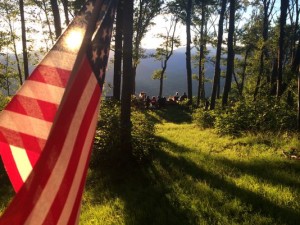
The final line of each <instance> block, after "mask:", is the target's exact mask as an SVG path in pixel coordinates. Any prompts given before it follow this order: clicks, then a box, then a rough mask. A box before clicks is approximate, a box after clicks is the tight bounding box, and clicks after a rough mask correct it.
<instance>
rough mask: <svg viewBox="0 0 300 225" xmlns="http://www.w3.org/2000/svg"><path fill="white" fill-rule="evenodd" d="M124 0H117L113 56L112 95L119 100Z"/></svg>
mask: <svg viewBox="0 0 300 225" xmlns="http://www.w3.org/2000/svg"><path fill="white" fill-rule="evenodd" d="M123 5H124V1H122V0H121V1H119V3H118V9H117V19H116V35H115V56H114V59H115V60H114V80H113V84H114V87H113V97H114V99H116V100H120V95H121V74H122V46H123V28H122V27H123V7H124V6H123Z"/></svg>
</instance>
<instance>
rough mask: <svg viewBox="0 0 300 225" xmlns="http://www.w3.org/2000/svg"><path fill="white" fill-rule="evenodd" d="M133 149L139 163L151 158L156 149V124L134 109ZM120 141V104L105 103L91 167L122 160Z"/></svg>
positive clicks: (102, 108)
mask: <svg viewBox="0 0 300 225" xmlns="http://www.w3.org/2000/svg"><path fill="white" fill-rule="evenodd" d="M131 121H132V133H131V134H132V147H133V156H134V159H135V160H136V161H137V162H144V161H147V160H149V159H150V158H151V151H152V149H153V148H155V147H156V143H155V139H154V123H153V122H151V121H150V120H149V119H148V118H147V117H146V115H145V114H143V113H142V111H140V110H139V109H137V108H135V107H132V114H131ZM121 148H122V143H121V141H120V104H119V103H118V102H116V101H111V100H110V101H103V103H102V107H101V112H100V120H99V122H98V126H97V130H96V136H95V142H94V150H93V155H92V159H91V166H92V167H93V166H94V167H95V166H97V164H98V163H99V161H101V162H103V161H108V162H111V163H114V162H118V161H120V159H121V158H122V151H121Z"/></svg>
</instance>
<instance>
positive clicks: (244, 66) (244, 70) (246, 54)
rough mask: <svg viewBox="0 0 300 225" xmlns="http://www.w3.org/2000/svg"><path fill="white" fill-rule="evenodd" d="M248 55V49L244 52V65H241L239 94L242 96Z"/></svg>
mask: <svg viewBox="0 0 300 225" xmlns="http://www.w3.org/2000/svg"><path fill="white" fill-rule="evenodd" d="M249 53H250V48H248V49H247V50H246V53H245V58H244V64H243V73H242V82H241V92H240V94H241V95H243V90H244V85H245V78H246V68H247V59H248V56H249Z"/></svg>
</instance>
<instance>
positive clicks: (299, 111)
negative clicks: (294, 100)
mask: <svg viewBox="0 0 300 225" xmlns="http://www.w3.org/2000/svg"><path fill="white" fill-rule="evenodd" d="M298 67H299V69H298V70H299V71H298V113H297V129H298V132H300V66H298Z"/></svg>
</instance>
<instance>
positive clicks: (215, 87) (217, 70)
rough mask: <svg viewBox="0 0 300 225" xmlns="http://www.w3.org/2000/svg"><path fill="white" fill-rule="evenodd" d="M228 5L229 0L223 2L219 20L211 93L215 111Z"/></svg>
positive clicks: (211, 105)
mask: <svg viewBox="0 0 300 225" xmlns="http://www.w3.org/2000/svg"><path fill="white" fill-rule="evenodd" d="M226 3H227V0H222V5H221V12H220V19H219V30H218V43H217V52H216V64H215V75H214V82H213V88H212V93H211V102H210V109H211V110H213V109H214V108H215V105H216V97H217V91H218V86H219V83H220V73H221V68H220V62H221V51H222V48H221V47H222V40H223V23H224V14H225V10H226Z"/></svg>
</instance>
